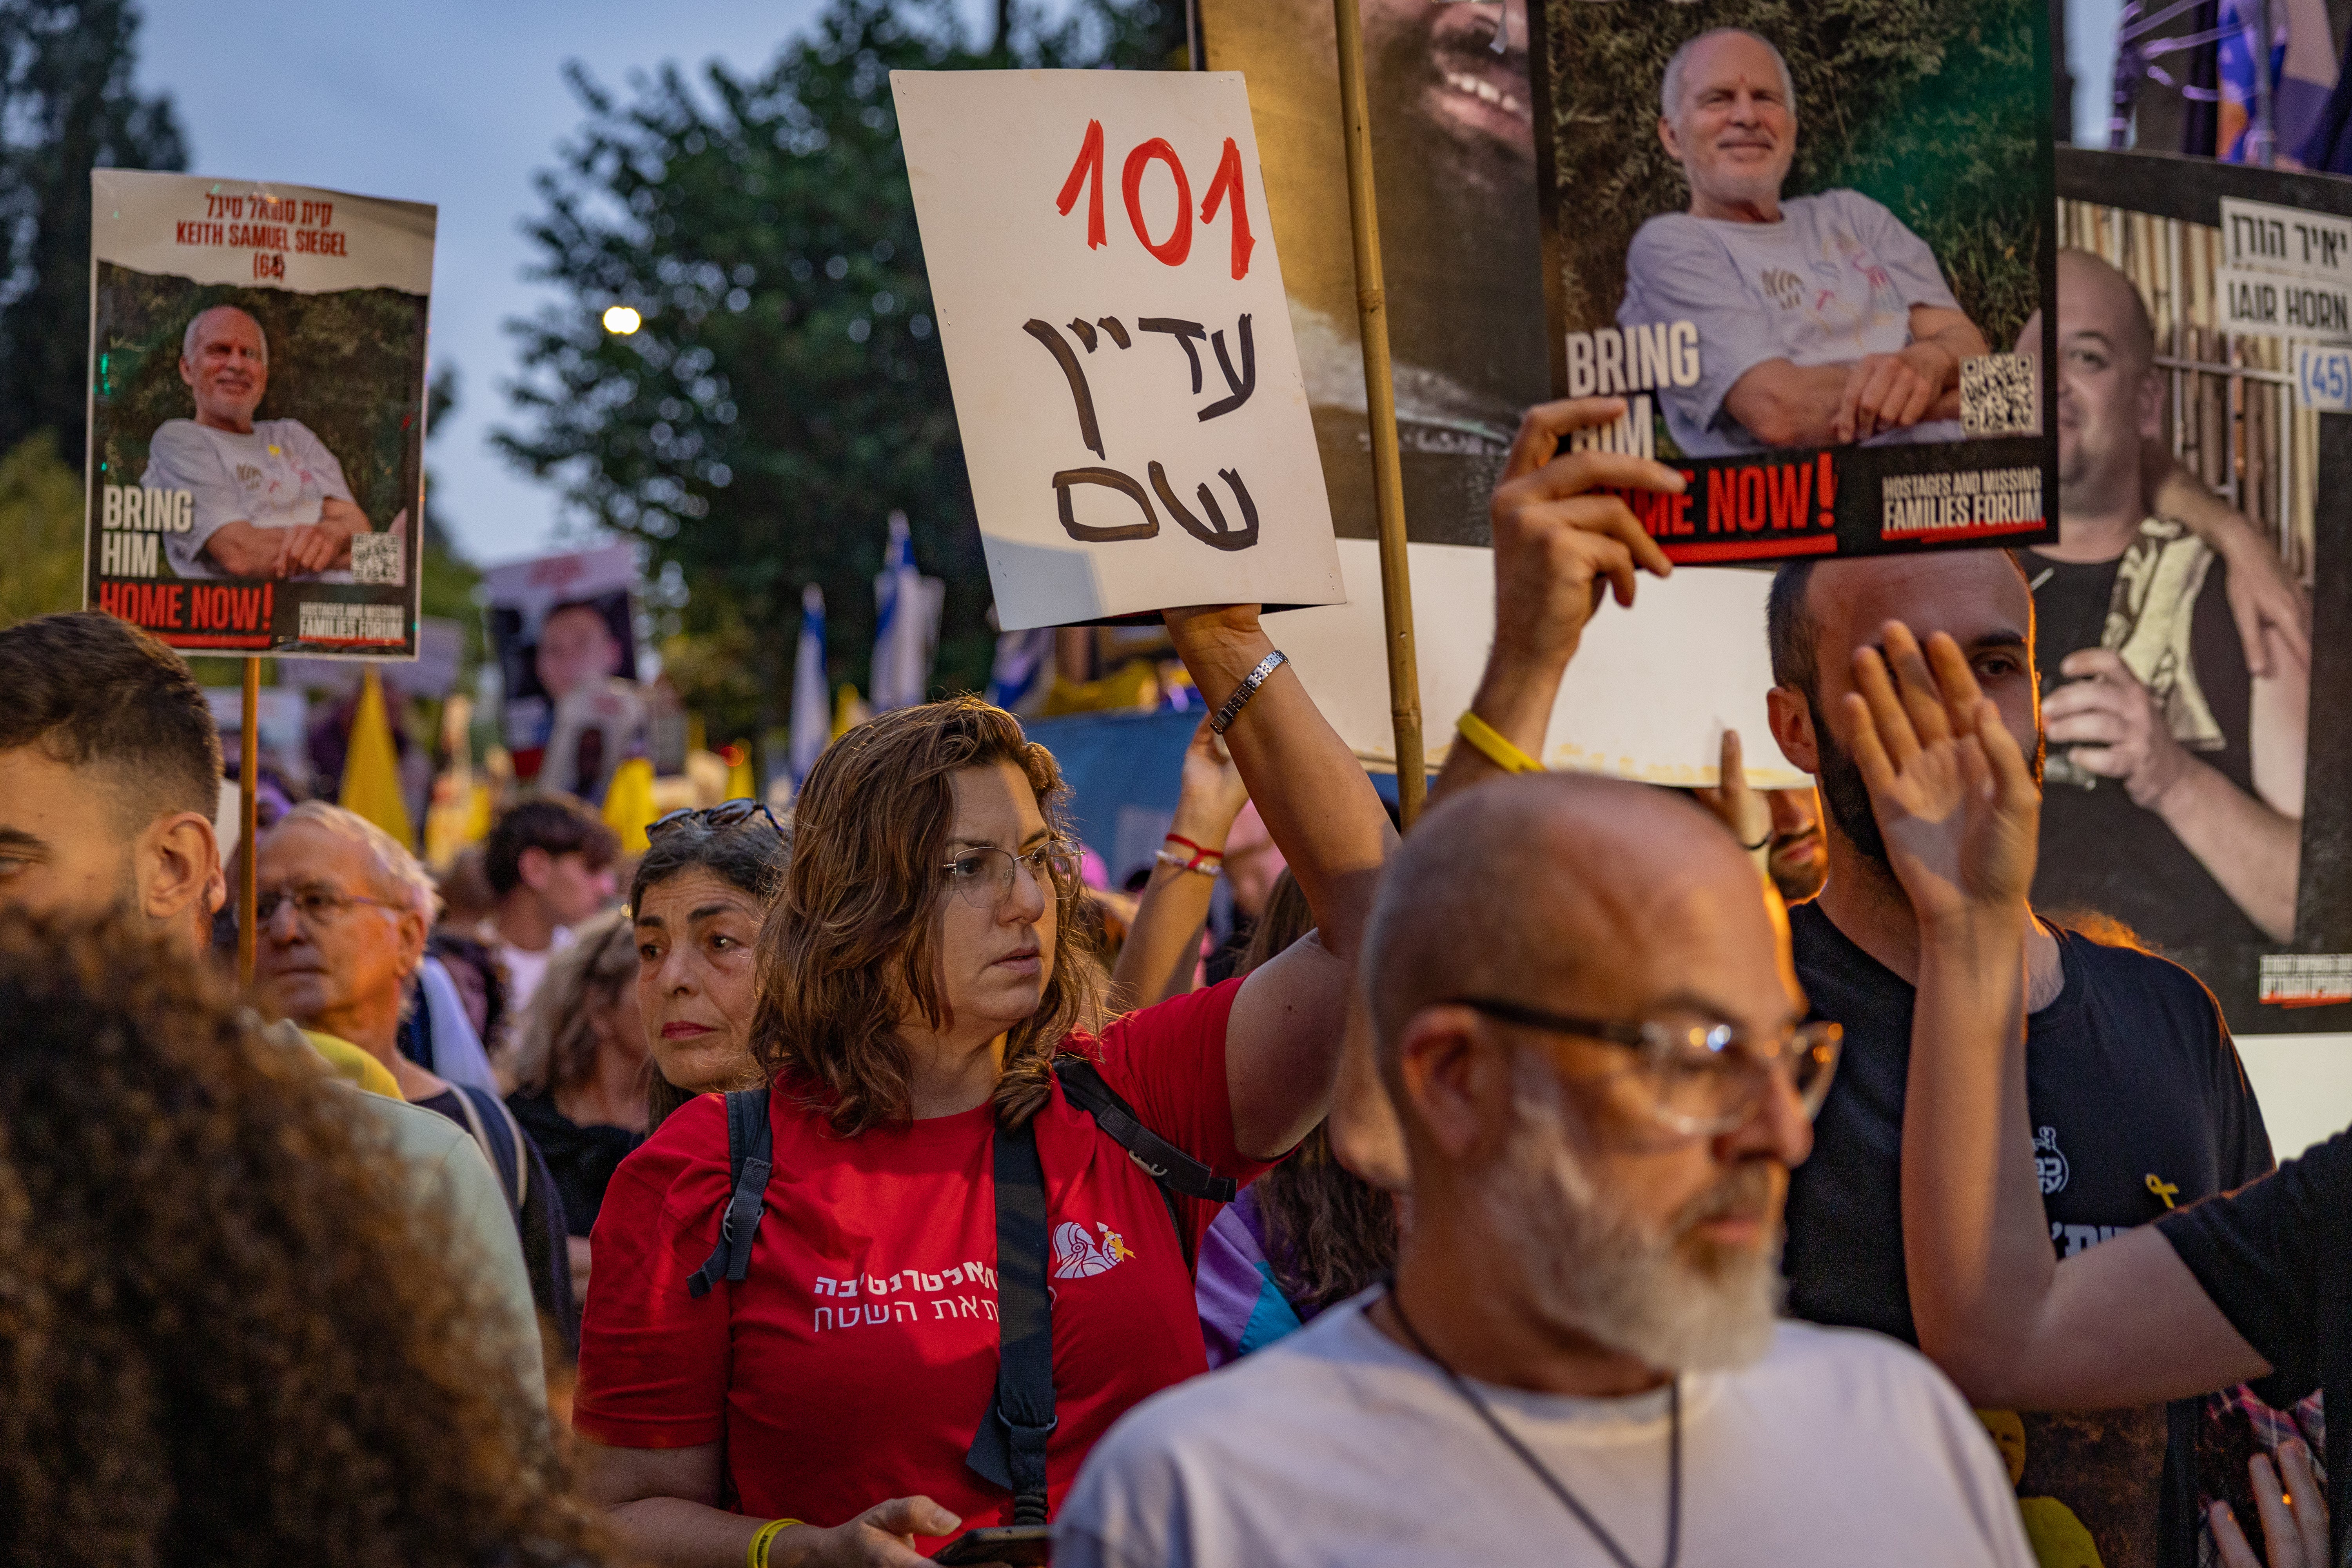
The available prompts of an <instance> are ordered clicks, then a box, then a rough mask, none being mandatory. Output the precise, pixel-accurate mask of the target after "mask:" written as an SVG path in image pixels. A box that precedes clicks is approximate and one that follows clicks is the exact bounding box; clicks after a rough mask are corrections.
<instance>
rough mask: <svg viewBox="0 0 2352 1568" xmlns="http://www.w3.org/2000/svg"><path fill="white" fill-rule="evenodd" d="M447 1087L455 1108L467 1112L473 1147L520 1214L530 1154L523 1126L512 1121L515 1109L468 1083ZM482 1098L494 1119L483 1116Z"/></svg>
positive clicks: (527, 1186)
mask: <svg viewBox="0 0 2352 1568" xmlns="http://www.w3.org/2000/svg"><path fill="white" fill-rule="evenodd" d="M449 1088H450V1089H451V1090H452V1091H453V1092H454V1093H455V1094H456V1095H457V1108H458V1109H459V1110H462V1111H464V1112H465V1113H466V1130H467V1131H468V1132H471V1133H472V1134H473V1135H474V1143H475V1146H476V1147H478V1148H479V1149H480V1150H481V1152H482V1158H484V1159H485V1160H488V1162H489V1163H490V1169H491V1170H492V1171H494V1172H496V1173H498V1178H499V1187H500V1188H501V1189H503V1190H504V1192H505V1193H506V1195H507V1207H508V1209H509V1211H510V1212H512V1213H513V1214H515V1215H518V1216H520V1215H521V1213H522V1205H523V1200H524V1199H525V1198H526V1197H528V1196H529V1195H530V1155H529V1154H528V1153H526V1152H524V1149H523V1142H522V1128H521V1126H520V1124H519V1123H518V1122H517V1121H515V1119H514V1112H513V1111H511V1110H508V1109H507V1104H506V1101H505V1100H500V1099H499V1097H498V1096H497V1095H495V1094H492V1093H490V1092H489V1091H488V1089H476V1088H475V1087H474V1086H473V1085H471V1084H467V1083H453V1084H451V1085H450V1086H449ZM484 1100H488V1101H489V1104H490V1108H491V1113H492V1116H494V1117H495V1118H496V1119H497V1120H496V1121H495V1122H493V1121H491V1120H490V1119H489V1118H486V1117H484V1116H483V1114H482V1101H484ZM494 1127H495V1129H496V1130H495V1131H493V1128H494Z"/></svg>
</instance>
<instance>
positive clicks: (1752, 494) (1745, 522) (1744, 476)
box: [1739, 468, 1765, 533]
mask: <svg viewBox="0 0 2352 1568" xmlns="http://www.w3.org/2000/svg"><path fill="white" fill-rule="evenodd" d="M1764 516H1765V512H1764V470H1763V469H1761V468H1742V469H1740V470H1739V531H1740V532H1742V533H1754V532H1756V531H1759V529H1761V528H1762V527H1763V526H1764Z"/></svg>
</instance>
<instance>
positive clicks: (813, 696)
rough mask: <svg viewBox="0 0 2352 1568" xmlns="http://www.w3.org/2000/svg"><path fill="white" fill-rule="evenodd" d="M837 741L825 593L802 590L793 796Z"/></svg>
mask: <svg viewBox="0 0 2352 1568" xmlns="http://www.w3.org/2000/svg"><path fill="white" fill-rule="evenodd" d="M832 739H833V688H832V685H831V683H830V682H828V681H827V680H826V679H825V678H824V589H822V588H820V587H818V586H817V585H816V584H814V583H811V584H809V585H808V586H807V587H805V588H803V589H802V590H801V643H800V647H799V650H798V651H797V652H795V653H794V654H793V750H792V775H793V794H794V795H798V794H799V793H800V788H801V784H802V783H803V781H804V780H805V779H806V778H807V777H808V775H809V770H810V769H811V768H813V767H814V766H816V760H817V758H818V757H819V756H820V755H822V754H823V752H824V748H825V743H826V742H829V741H831V740H832Z"/></svg>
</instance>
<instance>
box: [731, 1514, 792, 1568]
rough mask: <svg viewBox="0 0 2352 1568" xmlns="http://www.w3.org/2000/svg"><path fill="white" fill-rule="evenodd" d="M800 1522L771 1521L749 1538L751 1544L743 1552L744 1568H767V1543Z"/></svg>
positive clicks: (786, 1520)
mask: <svg viewBox="0 0 2352 1568" xmlns="http://www.w3.org/2000/svg"><path fill="white" fill-rule="evenodd" d="M799 1522H800V1521H799V1520H797V1519H772V1520H770V1521H768V1522H767V1523H765V1524H763V1525H761V1527H760V1533H759V1534H757V1535H755V1536H753V1537H751V1546H750V1547H748V1548H747V1549H746V1550H745V1551H744V1552H743V1564H744V1568H768V1543H769V1542H772V1541H773V1540H775V1539H776V1537H777V1536H779V1535H782V1533H783V1532H784V1531H787V1530H790V1529H791V1528H792V1527H793V1525H796V1524H798V1523H799Z"/></svg>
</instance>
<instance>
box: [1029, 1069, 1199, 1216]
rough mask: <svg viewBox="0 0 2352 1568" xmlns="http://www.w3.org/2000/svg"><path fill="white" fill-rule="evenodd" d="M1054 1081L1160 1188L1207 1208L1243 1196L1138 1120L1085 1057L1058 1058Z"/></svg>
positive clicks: (1132, 1108)
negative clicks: (1057, 1081)
mask: <svg viewBox="0 0 2352 1568" xmlns="http://www.w3.org/2000/svg"><path fill="white" fill-rule="evenodd" d="M1054 1076H1055V1077H1056V1078H1058V1079H1061V1080H1062V1092H1063V1094H1065V1095H1066V1096H1067V1097H1068V1098H1069V1101H1070V1103H1071V1104H1072V1105H1075V1106H1076V1107H1078V1108H1079V1109H1080V1110H1085V1111H1087V1112H1088V1113H1090V1114H1091V1115H1092V1116H1093V1117H1094V1119H1095V1125H1097V1127H1100V1128H1101V1129H1102V1130H1103V1131H1106V1132H1108V1133H1109V1134H1110V1135H1111V1138H1112V1140H1113V1141H1114V1142H1117V1143H1118V1146H1119V1147H1120V1148H1122V1149H1125V1150H1126V1151H1127V1154H1128V1158H1129V1159H1130V1160H1133V1161H1134V1162H1135V1163H1137V1164H1139V1165H1140V1166H1142V1167H1143V1170H1144V1173H1145V1174H1146V1175H1148V1176H1150V1178H1151V1179H1152V1180H1153V1181H1155V1182H1157V1183H1159V1184H1160V1186H1161V1187H1163V1188H1165V1189H1166V1190H1168V1191H1170V1192H1173V1193H1181V1194H1183V1195H1184V1196H1186V1197H1188V1198H1198V1199H1200V1200H1201V1201H1202V1203H1208V1204H1229V1203H1231V1202H1233V1201H1234V1198H1235V1197H1236V1196H1238V1195H1239V1194H1240V1193H1241V1190H1242V1188H1241V1184H1240V1183H1239V1182H1236V1181H1234V1179H1233V1178H1232V1177H1231V1176H1220V1175H1219V1174H1217V1173H1216V1172H1214V1171H1213V1170H1211V1169H1210V1168H1209V1167H1208V1166H1207V1165H1206V1164H1203V1163H1202V1162H1201V1161H1199V1160H1196V1159H1194V1158H1193V1157H1192V1155H1190V1154H1188V1153H1186V1152H1184V1151H1183V1150H1181V1149H1179V1148H1178V1147H1176V1145H1175V1144H1173V1143H1171V1142H1168V1140H1167V1139H1165V1138H1162V1137H1161V1136H1160V1134H1159V1133H1157V1132H1154V1131H1152V1130H1151V1129H1150V1128H1149V1127H1146V1126H1145V1125H1144V1124H1143V1123H1142V1122H1140V1121H1137V1120H1136V1119H1135V1108H1134V1107H1133V1106H1130V1105H1129V1104H1128V1103H1127V1101H1126V1100H1122V1099H1120V1098H1119V1093H1118V1090H1117V1089H1113V1088H1111V1086H1110V1085H1109V1084H1108V1083H1106V1082H1105V1081H1104V1080H1103V1076H1102V1072H1101V1069H1099V1068H1097V1067H1096V1066H1095V1064H1094V1063H1093V1062H1091V1061H1089V1060H1087V1058H1084V1057H1079V1056H1062V1057H1056V1058H1054Z"/></svg>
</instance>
